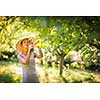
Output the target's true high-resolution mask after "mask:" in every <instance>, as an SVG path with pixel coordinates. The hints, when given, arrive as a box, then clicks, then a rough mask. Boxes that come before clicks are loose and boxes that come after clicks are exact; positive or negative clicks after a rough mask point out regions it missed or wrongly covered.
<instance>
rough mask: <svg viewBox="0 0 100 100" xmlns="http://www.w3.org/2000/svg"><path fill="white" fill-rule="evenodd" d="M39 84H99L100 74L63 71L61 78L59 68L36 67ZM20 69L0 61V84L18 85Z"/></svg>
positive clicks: (14, 64) (73, 70)
mask: <svg viewBox="0 0 100 100" xmlns="http://www.w3.org/2000/svg"><path fill="white" fill-rule="evenodd" d="M36 68H37V73H38V77H39V80H40V82H41V83H99V82H100V74H99V73H97V72H91V71H87V70H83V69H66V68H65V69H64V70H63V74H62V76H60V75H59V68H55V67H53V68H52V67H49V68H48V67H45V66H44V65H43V66H40V65H37V66H36ZM20 82H21V68H20V67H19V63H18V62H17V61H8V62H7V61H0V83H20Z"/></svg>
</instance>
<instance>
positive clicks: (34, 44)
mask: <svg viewBox="0 0 100 100" xmlns="http://www.w3.org/2000/svg"><path fill="white" fill-rule="evenodd" d="M38 42H39V40H36V41H35V42H33V44H32V45H33V48H34V47H36V44H37V43H38Z"/></svg>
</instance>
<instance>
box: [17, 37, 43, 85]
mask: <svg viewBox="0 0 100 100" xmlns="http://www.w3.org/2000/svg"><path fill="white" fill-rule="evenodd" d="M37 43H38V41H34V42H32V41H30V39H29V38H23V39H21V40H19V41H18V42H17V44H16V50H17V51H19V52H20V53H19V55H18V60H19V62H20V63H21V66H22V83H39V80H38V77H37V72H36V68H35V57H37V58H41V57H43V53H42V51H41V49H40V48H38V52H37V53H34V52H33V51H32V49H34V47H35V46H36V44H37Z"/></svg>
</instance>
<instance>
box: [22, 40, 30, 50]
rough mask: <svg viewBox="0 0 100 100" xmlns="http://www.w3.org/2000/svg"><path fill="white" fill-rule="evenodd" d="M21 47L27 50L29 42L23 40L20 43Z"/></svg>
mask: <svg viewBox="0 0 100 100" xmlns="http://www.w3.org/2000/svg"><path fill="white" fill-rule="evenodd" d="M22 46H23V48H26V49H28V47H29V41H28V39H25V40H23V41H22Z"/></svg>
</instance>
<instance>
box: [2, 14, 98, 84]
mask: <svg viewBox="0 0 100 100" xmlns="http://www.w3.org/2000/svg"><path fill="white" fill-rule="evenodd" d="M28 35H32V36H33V37H34V38H35V39H38V40H39V44H38V46H39V47H41V48H42V51H43V55H44V57H43V58H41V59H36V68H37V73H38V77H39V80H40V82H41V83H98V82H100V17H99V16H73V17H72V16H67V17H66V16H64V17H63V16H59V17H57V16H55V17H54V16H48V17H47V16H0V82H1V83H20V82H21V67H20V64H19V63H18V60H17V54H18V52H17V51H16V50H15V44H16V42H17V41H18V40H19V39H20V38H21V37H23V36H28Z"/></svg>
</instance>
